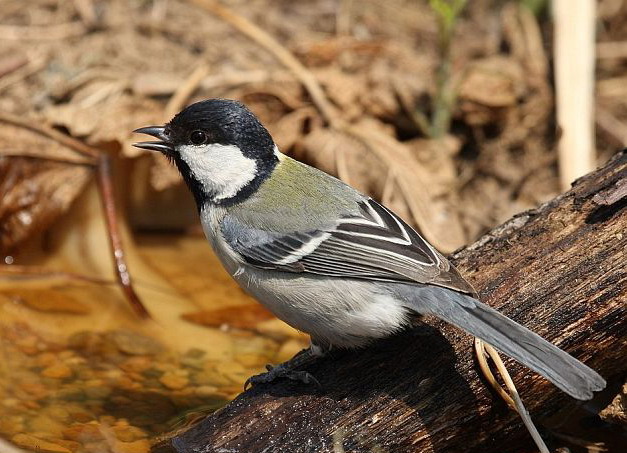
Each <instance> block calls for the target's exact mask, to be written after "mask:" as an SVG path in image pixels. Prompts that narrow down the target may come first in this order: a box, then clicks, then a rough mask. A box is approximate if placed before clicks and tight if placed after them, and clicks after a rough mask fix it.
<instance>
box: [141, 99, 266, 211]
mask: <svg viewBox="0 0 627 453" xmlns="http://www.w3.org/2000/svg"><path fill="white" fill-rule="evenodd" d="M135 132H138V133H144V134H148V135H152V136H153V137H156V138H159V139H160V140H159V141H152V142H141V143H137V144H135V146H137V147H139V148H143V149H149V150H153V151H159V152H161V153H163V154H164V155H166V156H167V157H168V158H169V159H171V160H172V161H173V162H174V163H175V164H176V166H177V168H178V169H179V171H180V172H181V175H182V176H183V178H184V179H185V181H186V182H187V184H188V186H189V187H190V189H191V191H192V193H193V194H194V196H195V198H196V201H197V203H198V208H199V209H200V208H202V206H203V205H204V203H205V202H207V201H209V202H213V203H215V204H220V205H226V204H232V203H236V202H238V201H241V200H243V199H245V198H247V197H248V196H250V195H251V194H252V193H254V192H255V190H256V189H257V188H258V187H259V185H260V184H261V182H263V180H264V179H265V178H266V177H267V176H269V174H270V173H271V172H272V170H273V169H274V167H275V166H276V164H277V163H278V157H277V154H276V151H275V145H274V141H273V140H272V137H271V136H270V134H269V133H268V131H267V130H266V128H265V127H263V125H262V124H261V123H260V122H259V120H258V119H257V117H256V116H255V115H254V114H253V113H252V112H251V111H250V110H248V109H247V108H246V106H244V104H242V103H240V102H237V101H233V100H228V99H209V100H206V101H201V102H197V103H195V104H192V105H190V106H189V107H186V108H185V109H184V110H182V111H181V112H180V113H178V114H177V115H176V116H175V117H174V118H173V119H172V120H171V121H170V122H169V123H168V124H166V125H165V126H163V127H162V126H152V127H145V128H141V129H137V130H136V131H135Z"/></svg>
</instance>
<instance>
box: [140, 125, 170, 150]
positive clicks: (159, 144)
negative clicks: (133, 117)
mask: <svg viewBox="0 0 627 453" xmlns="http://www.w3.org/2000/svg"><path fill="white" fill-rule="evenodd" d="M133 132H135V133H137V134H146V135H150V136H152V137H155V138H158V139H159V141H151V142H139V143H133V146H134V147H136V148H141V149H148V150H150V151H159V152H160V153H163V154H170V155H171V154H172V153H174V148H173V146H172V144H171V143H169V142H168V137H167V135H166V134H165V127H163V126H148V127H140V128H139V129H135V130H134V131H133Z"/></svg>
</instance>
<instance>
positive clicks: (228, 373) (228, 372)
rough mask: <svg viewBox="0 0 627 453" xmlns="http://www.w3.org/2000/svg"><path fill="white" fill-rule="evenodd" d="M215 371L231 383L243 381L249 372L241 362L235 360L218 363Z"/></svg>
mask: <svg viewBox="0 0 627 453" xmlns="http://www.w3.org/2000/svg"><path fill="white" fill-rule="evenodd" d="M216 371H217V372H218V373H220V374H221V375H223V376H225V377H226V378H228V379H229V380H230V381H231V383H241V382H244V381H245V380H246V379H247V378H248V376H249V375H250V373H249V372H247V371H246V369H245V368H244V367H243V366H242V364H240V363H237V362H222V363H218V364H217V365H216Z"/></svg>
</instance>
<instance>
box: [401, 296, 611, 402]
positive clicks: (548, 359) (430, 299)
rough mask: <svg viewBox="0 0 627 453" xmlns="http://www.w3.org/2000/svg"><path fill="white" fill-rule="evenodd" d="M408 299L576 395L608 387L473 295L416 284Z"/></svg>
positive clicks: (586, 395)
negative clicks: (416, 286) (411, 295)
mask: <svg viewBox="0 0 627 453" xmlns="http://www.w3.org/2000/svg"><path fill="white" fill-rule="evenodd" d="M406 300H407V299H406ZM409 302H410V303H409V307H408V308H411V309H412V310H415V311H417V312H419V313H423V314H427V313H429V314H432V315H435V316H437V317H438V318H441V319H443V320H444V321H447V322H449V323H451V324H453V325H455V326H457V327H459V328H461V329H463V330H465V331H467V332H469V333H470V334H472V335H474V336H475V337H478V338H480V339H482V340H483V341H485V342H486V343H489V344H490V345H492V346H494V347H495V348H496V349H498V350H499V351H501V352H503V353H504V354H506V355H508V356H510V357H512V358H513V359H515V360H517V361H519V362H520V363H522V364H523V365H525V366H527V367H529V368H531V369H532V370H533V371H535V372H537V373H539V374H541V375H542V376H544V377H545V378H547V379H548V380H549V381H551V382H552V383H553V384H555V385H556V386H557V387H559V388H560V389H561V390H563V391H564V392H566V393H568V394H569V395H570V396H572V397H574V398H577V399H580V400H589V399H590V398H592V395H593V392H595V391H599V390H602V389H603V388H605V380H604V379H603V378H602V377H601V376H600V375H599V374H598V373H597V372H596V371H594V370H593V369H592V368H590V367H588V366H586V365H584V364H583V363H581V362H580V361H579V360H577V359H575V358H574V357H573V356H571V355H570V354H568V353H567V352H564V351H562V350H561V349H559V348H558V347H557V346H555V345H553V344H551V343H549V342H548V341H546V340H545V339H544V338H542V337H541V336H539V335H538V334H536V333H534V332H532V331H531V330H529V329H527V328H526V327H523V326H521V325H520V324H518V323H516V322H515V321H512V320H511V319H509V318H507V317H506V316H504V315H502V314H501V313H499V312H498V311H496V310H494V309H493V308H490V307H489V306H488V305H486V304H483V303H481V302H479V301H478V300H476V299H474V298H472V297H470V296H466V295H464V294H460V293H457V292H454V291H450V290H446V289H441V288H436V287H428V286H427V287H420V288H417V289H416V288H415V289H414V291H413V297H411V298H410V299H409Z"/></svg>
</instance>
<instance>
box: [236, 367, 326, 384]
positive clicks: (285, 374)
mask: <svg viewBox="0 0 627 453" xmlns="http://www.w3.org/2000/svg"><path fill="white" fill-rule="evenodd" d="M288 363H289V362H288ZM266 369H267V370H268V371H266V372H265V373H261V374H256V375H255V376H251V377H249V378H248V379H247V380H246V383H245V384H244V390H246V389H248V387H249V386H251V385H257V384H269V383H270V382H273V381H274V380H275V379H281V378H285V379H290V380H292V381H297V382H302V383H303V384H314V385H315V386H316V387H321V385H320V382H318V380H317V379H316V378H315V377H313V376H312V375H311V374H310V373H308V372H307V371H297V370H293V369H292V368H291V367H290V366H288V365H287V364H286V363H282V364H281V365H277V366H272V365H266Z"/></svg>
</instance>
